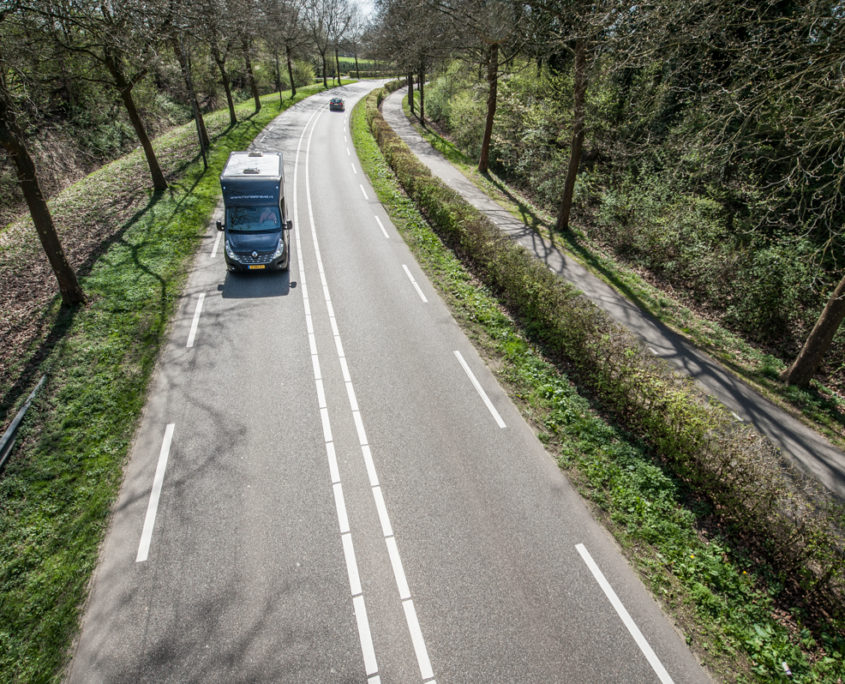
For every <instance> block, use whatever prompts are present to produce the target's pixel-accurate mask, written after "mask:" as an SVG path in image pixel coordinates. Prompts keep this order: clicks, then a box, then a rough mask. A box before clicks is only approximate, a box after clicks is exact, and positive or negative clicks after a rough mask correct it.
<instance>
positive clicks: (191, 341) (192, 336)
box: [185, 292, 205, 348]
mask: <svg viewBox="0 0 845 684" xmlns="http://www.w3.org/2000/svg"><path fill="white" fill-rule="evenodd" d="M204 301H205V292H201V293H200V297H199V300H198V301H197V308H196V310H195V311H194V320H193V321H192V322H191V332H190V333H188V344H187V345H185V346H186V347H188V348H190V347H193V346H194V339H195V338H196V336H197V328H198V327H199V324H200V314H201V313H202V303H203V302H204Z"/></svg>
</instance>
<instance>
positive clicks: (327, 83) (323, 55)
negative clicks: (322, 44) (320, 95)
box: [320, 50, 329, 90]
mask: <svg viewBox="0 0 845 684" xmlns="http://www.w3.org/2000/svg"><path fill="white" fill-rule="evenodd" d="M320 60H321V61H322V63H323V87H324V88H325V89H326V90H328V89H329V82H328V81H327V80H326V51H325V50H323V51H322V52H321V53H320Z"/></svg>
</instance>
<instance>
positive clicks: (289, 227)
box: [286, 219, 293, 230]
mask: <svg viewBox="0 0 845 684" xmlns="http://www.w3.org/2000/svg"><path fill="white" fill-rule="evenodd" d="M286 228H287V229H288V230H293V221H291V220H290V219H288V225H287V226H286Z"/></svg>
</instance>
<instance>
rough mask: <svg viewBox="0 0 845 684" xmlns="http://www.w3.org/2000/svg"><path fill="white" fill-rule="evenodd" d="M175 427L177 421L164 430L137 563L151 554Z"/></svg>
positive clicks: (136, 559)
mask: <svg viewBox="0 0 845 684" xmlns="http://www.w3.org/2000/svg"><path fill="white" fill-rule="evenodd" d="M175 427H176V424H175V423H168V424H167V427H166V428H165V430H164V440H162V443H161V451H159V453H158V465H157V466H156V473H155V477H154V478H153V488H152V491H150V501H149V503H148V504H147V515H146V517H145V518H144V529H143V531H142V532H141V543H140V544H138V555H137V556H135V562H136V563H143V562H144V561H146V560H147V558H148V557H149V555H150V543H151V542H152V539H153V528H154V527H155V524H156V514H157V512H158V501H159V499H160V498H161V488H162V486H163V485H164V471H165V470H166V469H167V458H168V456H169V455H170V445H171V444H172V443H173V430H174V429H175Z"/></svg>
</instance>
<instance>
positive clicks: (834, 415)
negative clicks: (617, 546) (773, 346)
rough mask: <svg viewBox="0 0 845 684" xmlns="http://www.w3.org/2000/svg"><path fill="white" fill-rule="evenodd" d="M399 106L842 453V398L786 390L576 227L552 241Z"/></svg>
mask: <svg viewBox="0 0 845 684" xmlns="http://www.w3.org/2000/svg"><path fill="white" fill-rule="evenodd" d="M402 106H403V110H404V111H405V115H406V116H408V117H409V119H410V120H411V121H413V122H414V123H415V127H416V129H417V132H418V133H420V135H422V137H423V138H424V139H425V140H426V141H427V142H428V143H429V144H430V145H431V146H432V147H433V148H434V149H436V150H437V151H438V152H440V153H441V154H442V155H443V156H444V157H445V158H446V159H447V160H448V161H449V162H451V163H452V164H453V165H454V166H455V167H456V168H458V169H459V170H460V171H461V172H462V173H463V174H464V175H465V176H466V177H467V178H468V179H469V180H470V181H472V182H473V183H474V184H475V185H476V186H477V187H478V188H480V189H481V190H482V191H483V192H485V193H487V194H488V195H489V196H490V197H491V198H492V199H494V200H495V201H496V202H497V203H499V204H500V205H501V206H502V207H503V208H504V209H505V210H506V211H508V212H509V213H510V214H511V215H513V216H514V217H516V218H518V219H519V220H521V221H523V222H524V223H525V225H526V226H529V227H530V228H531V229H532V230H534V231H536V232H537V233H539V234H540V235H542V236H543V237H544V238H545V239H546V240H552V237H553V238H554V239H553V242H555V243H557V244H559V245H561V246H562V247H563V248H564V249H565V250H566V251H567V252H568V253H569V254H570V255H571V256H573V257H574V258H575V259H577V260H578V261H579V262H580V263H581V264H582V265H584V266H585V267H587V268H589V269H590V270H591V271H592V272H593V273H594V274H595V275H596V276H598V277H599V278H602V279H603V280H604V281H605V282H606V283H608V284H609V285H611V286H612V287H614V288H615V289H616V290H618V291H619V292H621V293H623V294H624V295H625V296H626V297H628V298H629V299H630V300H631V301H633V302H635V303H636V304H637V306H639V307H640V308H641V309H643V310H645V311H647V312H648V313H649V314H651V315H652V316H654V317H655V318H656V319H658V320H660V321H661V322H662V323H664V324H665V325H667V326H668V327H670V328H671V329H672V330H674V331H675V332H677V333H678V334H680V335H682V336H683V337H685V338H686V339H688V340H689V341H690V342H691V343H692V344H694V345H695V346H696V347H698V348H699V349H702V350H703V351H705V352H707V353H708V354H710V355H711V356H713V357H714V358H716V359H717V360H719V361H720V362H721V363H722V364H723V365H724V366H725V367H726V368H728V369H729V370H731V371H732V372H733V373H735V374H736V375H738V376H739V377H741V378H742V379H743V380H745V381H746V382H748V383H750V384H752V385H753V386H754V387H756V388H757V390H758V391H760V392H761V393H762V394H764V395H765V396H766V397H768V398H769V399H770V400H772V401H774V402H776V403H777V404H778V405H779V406H781V407H782V408H784V409H785V410H787V411H789V412H791V413H792V414H793V415H795V416H796V417H799V418H802V419H803V420H804V422H806V423H807V424H808V425H810V426H812V427H814V428H815V429H817V430H818V431H819V432H821V433H823V434H824V435H826V436H827V437H828V439H830V440H831V441H832V442H833V443H834V444H836V445H837V446H838V447H839V448H840V449H845V398H843V397H841V396H839V395H837V394H836V393H835V392H833V391H831V390H830V389H829V388H827V387H825V386H824V385H822V384H821V383H819V382H816V381H814V382H813V383H812V384H811V386H810V387H809V388H806V389H803V388H799V387H789V386H786V385H784V384H783V383H782V382H780V380H779V376H780V374H781V373H782V372H783V371H784V370H786V366H787V364H786V363H785V362H784V361H783V360H781V359H778V358H776V357H774V356H772V355H771V354H768V353H766V352H765V351H763V350H761V349H758V348H756V347H754V346H753V345H752V344H749V343H748V342H747V341H746V340H744V339H743V338H742V337H740V336H739V335H737V334H735V333H733V332H731V331H730V330H728V329H726V328H724V327H723V326H721V325H720V324H719V323H718V322H717V321H715V320H712V319H710V318H707V317H703V316H701V315H698V314H697V313H695V312H694V311H693V310H692V309H690V308H689V307H688V306H686V305H684V304H683V302H682V301H679V299H678V298H676V297H674V296H672V295H671V294H669V293H667V292H666V291H665V290H663V289H660V288H659V287H657V286H655V285H653V284H652V283H650V282H649V281H648V280H646V279H645V278H644V277H643V276H642V275H641V274H640V273H638V272H637V271H635V270H634V269H632V268H630V267H628V266H626V265H625V264H623V263H620V262H619V261H617V260H615V259H613V258H611V257H610V256H608V255H607V254H606V253H605V252H604V251H603V250H601V248H600V247H599V246H598V245H596V244H594V243H593V242H592V241H591V240H590V238H589V236H588V235H587V234H586V233H585V232H584V231H583V230H580V229H579V228H578V227H577V226H575V227H573V228H572V229H571V230H570V231H569V232H568V233H566V234H559V233H554V236H552V230H553V227H554V223H555V220H554V217H553V216H551V215H549V214H547V213H545V212H544V211H542V210H541V209H538V208H537V207H536V206H535V205H533V204H532V203H531V202H530V201H529V200H528V199H526V198H525V197H524V196H522V195H521V194H520V193H519V192H518V191H516V190H514V188H512V187H510V186H508V185H507V183H506V182H505V181H503V180H502V179H500V178H499V177H498V176H497V175H496V174H495V173H494V172H492V171H491V172H489V173H488V174H487V175H483V174H481V173H479V171H478V168H477V162H476V161H475V160H473V159H470V158H469V157H467V156H466V155H465V154H464V153H463V152H462V151H461V150H460V149H459V148H458V147H457V146H456V145H455V144H454V143H452V142H451V141H450V140H448V139H447V138H446V137H444V136H442V135H440V134H438V133H437V132H436V131H435V130H433V129H432V128H430V127H426V128H423V127H422V126H421V125H420V124H419V120H418V118H417V117H416V116H415V115H412V114H411V111H410V107H409V106H408V98H407V96H406V97H405V98H404V99H403V104H402Z"/></svg>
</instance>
